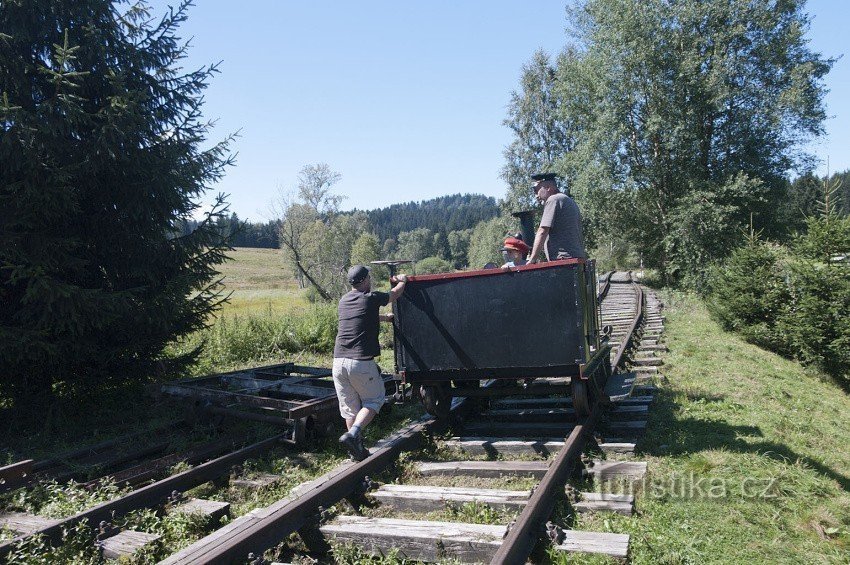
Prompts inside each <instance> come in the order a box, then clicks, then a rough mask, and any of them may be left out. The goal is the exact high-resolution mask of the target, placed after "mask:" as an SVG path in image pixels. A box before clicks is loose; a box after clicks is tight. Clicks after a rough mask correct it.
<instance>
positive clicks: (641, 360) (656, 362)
mask: <svg viewBox="0 0 850 565" xmlns="http://www.w3.org/2000/svg"><path fill="white" fill-rule="evenodd" d="M663 364H664V360H663V359H661V358H660V357H637V358H635V359H632V365H636V366H638V367H650V366H653V367H660V366H661V365H663Z"/></svg>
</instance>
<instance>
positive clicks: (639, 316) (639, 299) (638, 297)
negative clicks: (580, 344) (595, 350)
mask: <svg viewBox="0 0 850 565" xmlns="http://www.w3.org/2000/svg"><path fill="white" fill-rule="evenodd" d="M630 284H631V285H632V288H633V289H634V291H635V302H636V304H635V316H634V318H633V319H632V323H631V324H630V325H629V331H628V333H627V334H626V335H628V337H627V338H626V339H624V340H623V342H622V343H621V344H620V347H619V349H618V350H617V355H616V357H614V360H613V361H611V369H616V368H617V367H619V366H620V364H621V363H622V362H623V355H624V354H625V352H626V351H628V349H629V348H630V347H631V345H632V340H633V339H634V337H635V330H637V327H638V326H639V325H640V323H641V321H642V320H643V300H644V299H643V290H642V289H641V286H640V285H639V284H637V283H635V282H634V281H632V282H631V283H630Z"/></svg>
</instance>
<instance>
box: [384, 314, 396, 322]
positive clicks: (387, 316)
mask: <svg viewBox="0 0 850 565" xmlns="http://www.w3.org/2000/svg"><path fill="white" fill-rule="evenodd" d="M384 320H386V321H387V322H392V321H393V320H395V314H393V313H392V312H390V313H388V314H384Z"/></svg>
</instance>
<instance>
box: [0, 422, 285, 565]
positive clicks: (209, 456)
mask: <svg viewBox="0 0 850 565" xmlns="http://www.w3.org/2000/svg"><path fill="white" fill-rule="evenodd" d="M160 431H162V430H160ZM133 437H135V435H134V436H125V437H123V438H120V440H132V439H133ZM117 441H119V440H112V441H109V442H104V443H102V444H98V445H97V446H94V449H92V448H85V449H81V450H78V451H75V452H73V453H71V454H66V457H68V456H69V455H70V456H72V457H71V458H72V459H73V456H77V455H81V456H84V457H85V458H86V459H85V460H89V458H91V457H92V452H94V457H96V458H99V459H100V458H103V459H105V460H106V459H108V458H107V454H108V449H109V448H110V447H115V446H116V445H117V443H116V442H117ZM247 442H248V438H247V437H246V436H245V435H239V436H236V437H230V438H219V439H215V440H212V441H208V442H204V443H200V444H196V445H193V446H191V447H187V448H185V449H182V450H180V451H177V452H173V453H168V454H167V455H161V454H162V453H163V452H164V451H166V448H167V446H168V443H165V444H163V443H160V442H156V443H155V444H153V445H152V446H151V447H147V448H143V449H137V450H133V451H131V452H130V453H128V454H124V455H120V456H118V457H113V459H111V460H109V463H110V464H109V465H106V467H107V469H109V472H107V473H106V474H105V475H102V476H101V477H99V478H97V479H93V480H90V481H87V482H85V483H83V486H84V487H89V488H95V487H96V486H97V485H98V484H99V483H101V482H102V481H104V480H105V479H109V480H111V481H114V482H115V483H116V484H118V485H119V486H122V487H128V486H129V487H139V488H136V489H135V490H133V491H131V492H129V493H127V494H125V495H123V496H120V497H118V498H115V499H113V500H110V501H107V502H104V503H102V504H99V505H97V506H94V507H92V508H89V509H87V510H84V511H82V512H79V513H77V514H75V515H73V516H70V517H67V518H64V519H50V518H43V517H39V516H35V515H30V514H26V513H21V512H0V528H5V529H7V530H10V531H12V532H14V533H15V534H16V536H15V537H14V538H12V539H10V540H6V541H5V542H0V562H3V561H4V560H7V559H9V555H10V554H11V553H12V552H13V551H14V549H15V547H16V546H17V545H19V544H20V543H22V542H24V541H26V540H28V539H30V538H32V537H34V536H43V537H44V538H46V540H47V541H48V542H49V543H51V544H52V545H56V544H58V543H60V542H61V540H62V537H63V535H64V532H65V531H67V530H69V529H70V528H72V527H74V526H75V525H77V524H79V523H82V522H86V523H88V524H89V526H91V527H92V528H93V529H94V528H97V529H98V530H99V531H98V532H93V535H94V534H97V536H98V541H103V540H104V539H107V538H111V537H113V536H115V537H116V539H115V540H114V541H115V542H116V543H117V545H121V544H123V543H124V542H123V541H121V540H123V539H124V538H130V539H132V538H134V534H138V533H134V532H130V531H128V532H120V531H119V530H117V529H115V528H113V527H112V526H111V522H112V521H114V520H116V519H119V518H121V517H123V516H124V515H126V514H127V513H129V512H131V511H134V510H138V509H143V508H157V507H159V506H161V505H162V504H163V503H166V502H171V503H172V504H173V505H174V506H175V507H178V506H179V503H181V502H182V503H184V505H186V509H192V510H195V509H197V508H198V507H203V506H204V504H203V502H205V501H200V504H199V503H198V501H193V500H192V501H185V500H181V497H180V493H182V492H185V491H187V490H189V489H191V488H193V487H195V486H198V485H200V484H203V483H205V482H208V481H211V480H215V479H218V478H219V477H221V476H222V475H225V474H227V473H228V472H229V470H230V469H231V468H232V467H233V466H234V465H238V464H241V463H243V462H244V461H246V460H248V459H250V458H252V457H258V456H260V455H262V454H263V453H264V452H266V451H268V450H269V449H271V448H273V447H274V446H276V445H279V444H281V443H289V444H294V441H293V440H291V439H290V438H288V437H287V434H286V433H284V434H278V435H275V436H273V437H271V438H268V439H265V440H262V441H259V442H256V443H253V444H250V445H247V446H245V444H246V443H247ZM151 455H157V457H155V458H150V456H151ZM63 460H64V459H62V460H51V461H47V462H40V463H36V464H33V463H32V462H31V461H26V462H24V464H25V465H24V468H25V469H35V470H36V471H35V472H33V473H31V474H30V473H26V472H25V473H20V472H18V471H15V472H16V473H18V474H17V476H18V479H17V481H15V482H13V483H12V485H13V486H12V488H20V487H21V486H31V485H32V484H34V482H35V481H37V480H41V479H50V478H56V477H65V476H66V471H65V469H66V467H64V466H63V465H62V464H61V462H62V461H63ZM128 461H130V462H132V463H133V464H132V465H131V466H128V467H124V468H121V469H120V470H115V469H114V468H115V466H117V464H118V463H116V462H122V463H123V462H128ZM177 463H187V464H189V465H196V466H195V467H193V468H191V469H188V470H186V471H183V472H179V473H177V474H174V475H171V476H168V477H166V478H164V479H161V480H154V479H156V478H157V477H161V476H162V475H163V474H164V473H166V472H167V471H168V469H170V468H171V467H172V466H174V465H176V464H177ZM16 465H20V464H16ZM10 467H11V466H10ZM51 470H53V474H51V473H50V471H51ZM150 481H154V482H150ZM146 483H149V484H146ZM140 485H144V486H140ZM186 503H188V504H186ZM207 506H209V505H207ZM184 510H185V509H184V508H177V511H184ZM118 534H121V537H120V538H118V536H117V535H118ZM144 537H145V536H144V535H143V534H142V535H135V538H136V539H139V538H144ZM148 541H149V540H148ZM106 545H107V546H108V545H109V543H106ZM129 545H133V542H132V541H131V542H129ZM106 555H107V556H110V554H109V552H107V554H106ZM118 555H119V554H113V555H111V556H113V557H117V556H118Z"/></svg>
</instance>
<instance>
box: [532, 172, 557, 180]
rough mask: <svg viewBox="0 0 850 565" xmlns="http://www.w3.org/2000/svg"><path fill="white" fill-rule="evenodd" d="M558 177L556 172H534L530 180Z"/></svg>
mask: <svg viewBox="0 0 850 565" xmlns="http://www.w3.org/2000/svg"><path fill="white" fill-rule="evenodd" d="M556 178H558V173H535V174H533V175H531V180H555V179H556Z"/></svg>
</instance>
